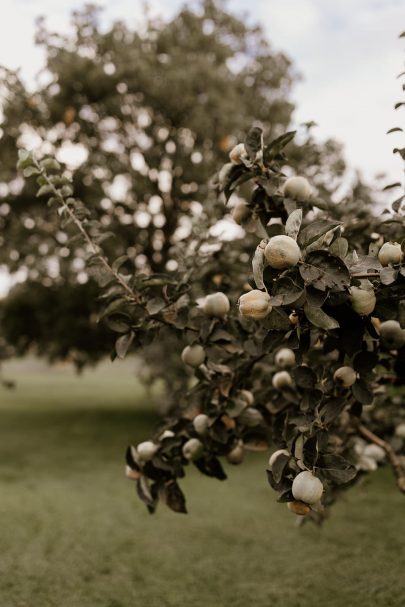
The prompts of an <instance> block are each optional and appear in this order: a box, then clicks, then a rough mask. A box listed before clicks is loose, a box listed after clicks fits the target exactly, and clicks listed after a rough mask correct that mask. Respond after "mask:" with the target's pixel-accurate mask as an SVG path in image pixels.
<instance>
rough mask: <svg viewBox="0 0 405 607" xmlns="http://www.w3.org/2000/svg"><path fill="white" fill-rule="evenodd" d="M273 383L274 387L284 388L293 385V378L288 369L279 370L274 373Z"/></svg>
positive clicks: (277, 388)
mask: <svg viewBox="0 0 405 607" xmlns="http://www.w3.org/2000/svg"><path fill="white" fill-rule="evenodd" d="M271 383H272V384H273V388H276V390H281V388H284V387H285V386H291V384H292V378H291V375H290V374H289V373H288V371H278V372H277V373H275V374H274V375H273V379H272V380H271Z"/></svg>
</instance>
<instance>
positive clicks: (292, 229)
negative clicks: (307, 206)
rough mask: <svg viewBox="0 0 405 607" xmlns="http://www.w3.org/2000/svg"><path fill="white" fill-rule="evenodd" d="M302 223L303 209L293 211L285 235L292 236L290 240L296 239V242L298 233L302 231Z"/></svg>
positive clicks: (287, 222) (286, 225)
mask: <svg viewBox="0 0 405 607" xmlns="http://www.w3.org/2000/svg"><path fill="white" fill-rule="evenodd" d="M301 222H302V209H295V211H293V212H292V213H291V214H290V215H289V217H288V219H287V221H286V224H285V233H286V234H287V236H290V238H294V240H297V236H298V232H299V231H300V227H301Z"/></svg>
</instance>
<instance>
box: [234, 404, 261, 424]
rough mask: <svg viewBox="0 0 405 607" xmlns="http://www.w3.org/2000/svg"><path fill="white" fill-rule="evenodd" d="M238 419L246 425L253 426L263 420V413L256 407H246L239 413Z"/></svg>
mask: <svg viewBox="0 0 405 607" xmlns="http://www.w3.org/2000/svg"><path fill="white" fill-rule="evenodd" d="M239 420H240V422H241V423H242V424H245V425H246V426H248V427H254V426H257V425H258V424H260V423H261V422H262V421H263V415H262V414H261V413H260V411H258V410H257V409H253V408H251V407H246V409H244V410H243V411H242V413H241V414H240V416H239Z"/></svg>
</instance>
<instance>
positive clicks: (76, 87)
mask: <svg viewBox="0 0 405 607" xmlns="http://www.w3.org/2000/svg"><path fill="white" fill-rule="evenodd" d="M72 24H73V29H72V30H71V32H70V33H69V34H67V35H62V34H58V33H54V32H51V31H49V30H48V29H47V27H46V24H45V22H44V21H42V20H41V21H39V22H38V30H37V43H38V44H40V45H42V46H43V47H44V49H45V51H46V68H45V69H44V73H43V74H42V76H43V78H41V80H40V81H42V82H44V76H45V77H46V79H45V84H41V85H40V84H38V86H37V88H36V90H35V91H31V90H27V88H26V87H25V85H24V83H23V82H22V81H21V79H20V78H19V76H18V73H15V72H11V71H9V70H6V69H4V68H3V69H2V82H1V90H2V97H3V118H2V123H1V137H0V155H1V159H2V161H1V163H0V194H1V198H2V201H1V202H0V264H3V265H4V266H5V267H6V268H7V269H8V270H9V272H11V273H13V272H16V271H18V270H23V271H25V272H26V275H27V279H26V281H25V282H24V283H22V284H20V285H17V286H15V287H14V288H13V289H12V290H11V292H10V294H9V295H8V297H7V298H6V299H5V300H4V301H2V302H1V305H0V331H1V335H2V340H3V342H2V343H3V344H8V346H11V347H12V349H13V352H15V353H17V354H18V355H22V354H25V353H27V352H29V351H34V352H36V353H38V354H40V355H44V356H47V357H48V358H49V359H50V360H58V359H70V360H73V361H74V362H75V364H76V365H77V366H78V368H81V367H82V366H84V365H85V364H87V363H89V362H96V361H97V360H99V359H100V358H101V357H103V356H105V355H106V354H107V353H108V352H109V351H110V349H111V346H112V342H113V340H112V337H111V333H110V330H109V328H108V326H106V325H105V324H104V323H103V322H98V311H99V301H98V299H97V298H98V295H99V287H98V286H97V284H96V282H95V281H93V280H92V276H91V275H90V276H89V274H88V273H86V272H85V271H84V262H83V257H84V255H85V251H84V250H83V245H82V244H81V242H79V241H77V240H76V239H75V238H74V237H72V238H71V239H69V238H67V236H66V234H65V232H62V231H60V230H59V229H58V226H57V224H56V223H55V220H54V211H53V210H51V209H49V208H47V207H46V206H45V205H44V202H43V199H38V198H36V197H35V185H34V184H33V183H27V182H23V180H22V179H21V178H19V177H18V176H17V173H16V169H15V166H16V161H17V153H18V149H19V148H24V147H28V148H31V147H35V149H36V150H38V154H39V155H41V154H48V155H49V154H51V155H55V156H56V157H57V158H58V160H59V161H60V162H61V163H62V164H63V165H64V166H65V167H66V170H67V172H68V173H69V174H70V175H72V176H73V183H74V190H75V192H74V194H75V196H76V197H77V198H80V199H82V200H83V202H84V204H85V206H86V207H87V208H90V209H91V210H92V212H93V214H94V217H96V218H97V219H98V220H99V221H101V223H102V225H103V226H104V227H105V230H106V233H105V235H104V237H105V241H104V242H103V248H104V250H106V252H107V253H108V254H110V255H111V257H114V258H116V257H117V256H120V255H126V256H128V262H127V263H130V264H131V265H132V268H134V267H135V268H136V270H137V271H139V272H143V273H148V272H150V271H153V272H166V273H167V272H169V273H170V272H171V271H175V269H176V263H177V262H176V255H174V253H173V252H174V250H175V249H176V247H177V248H178V245H179V243H181V241H182V239H184V238H186V237H187V236H188V234H189V233H190V230H191V229H192V220H193V218H195V217H197V216H199V214H201V213H202V212H204V213H209V215H210V217H211V218H216V217H217V218H218V219H221V218H222V217H223V216H224V213H228V212H229V210H225V211H224V207H223V205H222V204H219V203H218V201H217V200H216V197H215V196H214V195H213V194H212V193H211V191H210V188H209V187H207V183H208V182H209V178H210V177H211V176H212V175H213V174H214V173H215V171H216V170H217V169H218V167H219V166H221V165H222V164H223V163H224V161H226V158H227V154H228V152H229V150H230V149H231V148H232V147H233V146H234V145H235V143H237V141H238V139H239V137H243V134H244V133H245V132H246V131H247V130H248V128H249V127H250V126H251V125H252V123H254V122H255V121H259V122H260V123H261V125H262V126H263V128H264V130H265V136H266V138H274V137H277V136H278V135H279V134H281V133H283V132H285V131H286V130H287V129H288V128H289V126H290V125H291V122H292V116H293V110H294V107H293V104H292V103H291V101H290V97H291V89H292V86H293V83H294V81H295V80H296V79H297V77H298V75H297V74H296V72H295V71H294V68H293V66H292V65H291V62H290V60H289V59H288V58H287V57H286V56H285V55H284V54H283V53H280V52H276V51H275V50H274V49H273V48H272V47H271V46H270V44H269V43H268V41H267V40H266V38H265V35H264V33H263V31H262V29H261V28H260V27H256V26H253V25H251V24H249V23H247V22H245V21H244V20H243V19H241V18H239V17H237V16H235V15H232V14H230V13H229V12H227V11H226V10H225V9H224V8H223V7H222V5H221V3H218V2H214V1H213V0H203V1H202V2H201V3H200V5H199V6H198V7H197V8H190V7H186V8H184V9H182V10H181V11H180V12H179V13H178V14H177V15H176V16H175V17H174V18H173V19H172V20H169V21H163V20H160V19H151V18H147V19H145V22H144V24H143V26H142V27H140V28H138V29H137V30H136V31H135V30H132V29H130V28H129V27H128V26H127V25H126V24H124V23H122V22H117V23H114V24H113V25H112V26H111V28H110V29H109V30H108V31H105V30H104V29H103V28H102V27H101V26H100V12H99V9H98V8H96V7H92V6H90V7H86V8H85V9H83V10H81V11H79V12H76V13H74V14H73V18H72ZM304 150H305V151H304ZM289 159H290V163H291V164H292V165H293V166H294V167H295V169H296V171H297V173H299V174H301V175H305V176H307V177H308V178H309V179H310V180H311V183H312V184H313V185H314V186H315V187H316V188H317V189H318V194H319V196H321V197H322V195H323V194H325V195H326V194H327V195H328V197H329V196H332V197H333V195H334V194H335V195H337V193H338V192H339V191H340V190H341V189H342V186H343V184H345V190H346V191H345V198H346V201H348V204H349V207H348V206H346V217H347V213H348V208H349V209H350V204H351V208H352V212H353V223H352V226H351V229H352V230H358V232H359V233H361V230H362V229H364V225H365V224H367V223H368V222H369V221H370V209H371V206H372V197H371V194H370V191H369V190H368V188H367V187H366V186H365V185H364V184H363V183H361V181H360V180H357V181H356V182H355V183H354V184H352V185H351V186H350V184H348V183H347V179H346V178H345V175H346V166H345V163H344V160H343V157H342V150H341V146H340V145H339V144H338V143H337V142H335V141H332V140H329V141H326V142H324V143H322V144H320V143H316V142H315V141H314V139H313V137H312V129H311V125H307V126H306V127H303V128H302V133H301V136H300V138H299V142H298V144H297V143H295V144H291V146H290V149H289ZM331 175H333V179H332V178H331ZM360 203H361V204H360ZM332 214H334V215H336V216H339V205H336V206H335V207H334V209H333V210H332ZM354 218H355V219H354ZM230 221H231V220H230ZM237 247H238V249H239V250H240V251H243V250H244V248H246V247H247V248H248V247H249V234H246V236H242V238H240V236H239V240H238V241H237ZM215 263H216V262H215V256H214V257H213V259H212V264H213V268H212V272H211V273H210V280H212V288H213V289H214V288H217V287H218V286H219V285H218V280H219V282H220V281H221V280H226V277H222V278H220V279H218V277H217V276H216V274H215V271H214V270H215ZM173 339H174V338H173V337H171V338H170V340H169V339H167V340H166V341H165V340H164V339H163V338H162V340H161V341H160V342H159V344H158V346H159V353H160V354H159V355H157V350H156V347H157V346H156V344H155V346H153V347H152V348H151V349H150V350H148V349H146V350H145V353H144V359H145V360H146V361H147V363H148V364H149V368H151V367H153V368H154V370H155V371H156V370H157V371H158V370H159V368H161V367H166V368H167V356H166V355H167V353H168V352H170V351H172V349H173V347H174V345H173V343H172V341H171V340H173ZM177 349H178V348H177ZM173 364H175V363H173ZM179 366H180V368H181V369H182V365H181V362H180V361H179ZM172 375H173V377H174V376H175V375H176V374H175V373H172Z"/></svg>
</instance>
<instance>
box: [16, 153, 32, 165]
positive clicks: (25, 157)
mask: <svg viewBox="0 0 405 607" xmlns="http://www.w3.org/2000/svg"><path fill="white" fill-rule="evenodd" d="M33 164H34V159H33V157H32V154H31V152H28V151H27V150H18V162H17V169H25V168H27V167H29V166H31V165H33Z"/></svg>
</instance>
